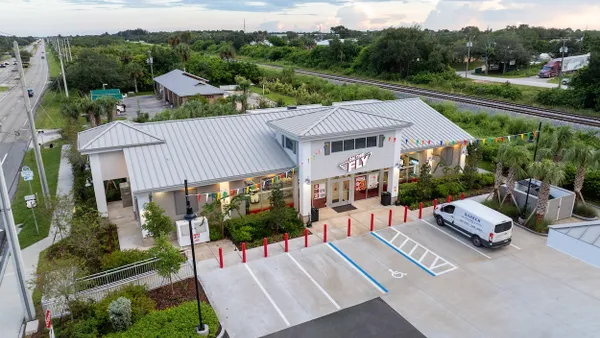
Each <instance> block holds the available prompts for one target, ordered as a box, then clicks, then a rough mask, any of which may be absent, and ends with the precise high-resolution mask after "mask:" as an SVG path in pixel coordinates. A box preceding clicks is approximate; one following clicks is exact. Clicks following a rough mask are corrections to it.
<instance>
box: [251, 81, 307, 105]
mask: <svg viewBox="0 0 600 338" xmlns="http://www.w3.org/2000/svg"><path fill="white" fill-rule="evenodd" d="M250 91H251V92H253V93H256V94H258V95H261V96H262V95H263V94H262V88H260V87H255V86H252V87H250ZM264 96H266V97H267V98H268V99H270V100H272V101H275V102H277V101H278V100H281V99H283V102H285V105H286V106H293V105H295V104H296V99H295V98H293V97H291V96H288V95H283V94H279V93H274V92H271V93H269V94H265V95H264Z"/></svg>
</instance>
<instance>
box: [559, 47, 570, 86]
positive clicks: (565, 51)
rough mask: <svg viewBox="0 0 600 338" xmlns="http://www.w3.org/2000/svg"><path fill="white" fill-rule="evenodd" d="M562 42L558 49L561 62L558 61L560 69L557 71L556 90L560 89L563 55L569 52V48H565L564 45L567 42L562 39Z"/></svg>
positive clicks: (563, 64) (563, 62) (563, 63)
mask: <svg viewBox="0 0 600 338" xmlns="http://www.w3.org/2000/svg"><path fill="white" fill-rule="evenodd" d="M562 42H563V44H562V47H560V52H561V54H562V56H561V60H560V69H559V71H558V88H560V85H561V84H562V77H563V67H564V66H565V53H568V52H569V48H567V46H566V45H565V43H566V42H567V40H565V39H563V40H562Z"/></svg>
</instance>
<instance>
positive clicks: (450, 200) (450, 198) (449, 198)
mask: <svg viewBox="0 0 600 338" xmlns="http://www.w3.org/2000/svg"><path fill="white" fill-rule="evenodd" d="M450 202H452V197H450V195H448V203H450Z"/></svg>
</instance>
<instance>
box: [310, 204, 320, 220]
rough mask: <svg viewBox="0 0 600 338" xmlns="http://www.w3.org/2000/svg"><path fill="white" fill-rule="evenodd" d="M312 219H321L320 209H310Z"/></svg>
mask: <svg viewBox="0 0 600 338" xmlns="http://www.w3.org/2000/svg"><path fill="white" fill-rule="evenodd" d="M310 221H311V222H318V221H319V209H318V208H315V207H312V208H311V209H310Z"/></svg>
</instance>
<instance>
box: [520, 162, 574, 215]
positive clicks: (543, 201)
mask: <svg viewBox="0 0 600 338" xmlns="http://www.w3.org/2000/svg"><path fill="white" fill-rule="evenodd" d="M528 171H529V175H531V176H532V177H534V178H535V179H537V180H539V181H541V182H542V186H541V187H540V190H539V193H538V201H537V205H536V207H535V209H536V210H535V213H536V219H537V222H538V223H539V222H540V221H541V220H542V219H543V218H544V215H545V214H546V211H547V210H546V209H547V208H548V199H549V198H550V185H551V184H552V185H556V184H560V183H561V182H562V180H563V179H564V178H565V171H564V167H563V165H562V164H560V163H556V162H552V161H550V160H548V159H545V160H543V161H541V162H533V163H530V164H529V167H528ZM530 217H531V216H530ZM528 219H529V218H528Z"/></svg>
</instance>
